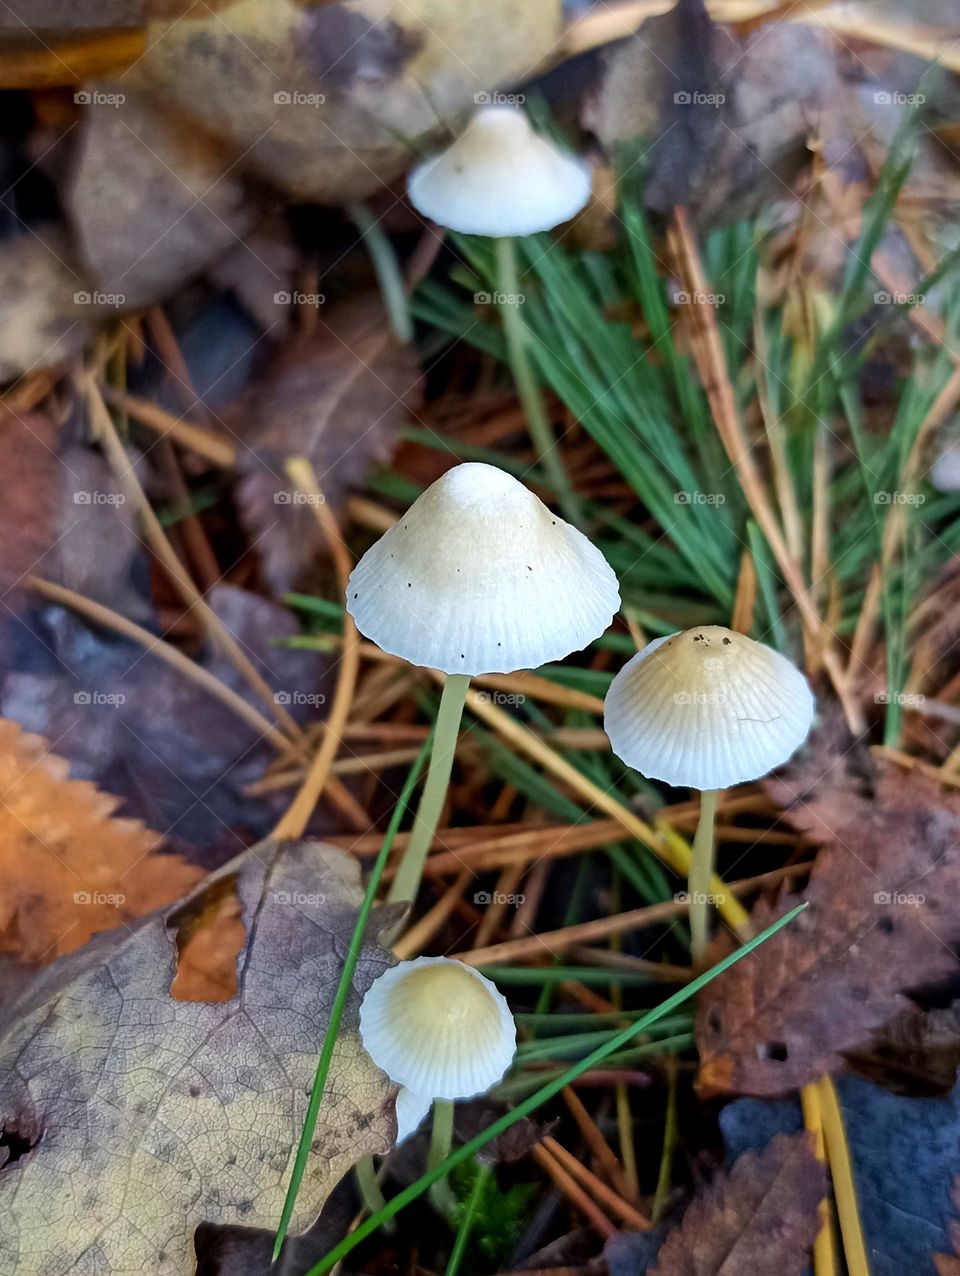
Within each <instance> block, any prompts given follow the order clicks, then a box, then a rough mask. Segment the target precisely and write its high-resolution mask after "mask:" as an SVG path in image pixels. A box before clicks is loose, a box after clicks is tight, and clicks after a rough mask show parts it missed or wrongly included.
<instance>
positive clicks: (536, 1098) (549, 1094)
mask: <svg viewBox="0 0 960 1276" xmlns="http://www.w3.org/2000/svg"><path fill="white" fill-rule="evenodd" d="M806 907H807V905H806V904H799V905H798V906H797V907H796V908H793V909H791V910H790V912H789V913H786V914H785V915H784V916H783V917H781V918H779V919H778V920H777V921H776V922H774V924H773V925H772V926H768V927H767V929H766V930H764V931H762V932H761V933H760V934H759V935H757V937H756V938H755V939H751V940H750V941H749V942H748V943H746V944H744V945H743V947H742V948H739V949H737V950H736V951H735V952H733V953H731V954H730V955H729V956H728V957H725V958H724V959H723V960H722V961H720V962H718V963H717V964H716V966H714V967H713V968H712V969H711V970H708V971H706V972H705V973H704V974H702V975H700V976H698V977H697V978H696V979H694V980H692V981H691V982H690V983H689V984H688V985H687V987H686V988H683V989H681V990H680V991H679V992H676V993H674V995H673V996H672V997H668V998H667V999H666V1001H664V1002H663V1003H662V1004H661V1005H659V1006H655V1007H654V1009H653V1010H651V1011H649V1013H648V1014H646V1015H644V1016H643V1018H642V1019H638V1020H637V1022H636V1023H634V1024H630V1025H629V1026H628V1027H626V1028H624V1029H623V1031H622V1032H619V1033H617V1035H616V1036H615V1037H612V1038H611V1039H610V1040H609V1041H607V1042H605V1043H604V1044H603V1045H602V1046H598V1047H597V1049H596V1050H594V1051H593V1053H592V1054H589V1055H587V1057H586V1058H585V1059H580V1060H579V1061H578V1062H577V1063H575V1064H573V1065H572V1067H570V1068H567V1069H566V1070H565V1071H564V1072H563V1073H561V1075H560V1076H559V1077H555V1078H554V1079H553V1080H552V1081H549V1082H548V1083H547V1084H546V1085H545V1086H542V1087H541V1088H540V1089H539V1090H537V1091H536V1092H535V1093H534V1094H531V1095H530V1096H529V1097H528V1098H526V1099H524V1100H522V1102H520V1103H518V1104H517V1106H516V1107H515V1108H513V1109H512V1111H510V1112H507V1113H506V1114H505V1115H504V1116H502V1117H500V1118H499V1120H497V1121H494V1122H493V1124H492V1125H489V1126H487V1128H486V1129H485V1130H483V1131H481V1133H480V1134H478V1135H476V1136H475V1137H474V1138H472V1139H469V1140H468V1141H467V1142H466V1143H464V1144H462V1145H461V1146H460V1147H459V1148H457V1149H456V1150H455V1151H453V1152H451V1153H450V1155H449V1156H448V1157H446V1158H445V1159H444V1160H443V1161H441V1163H440V1164H439V1165H437V1166H435V1167H434V1168H433V1169H432V1170H428V1171H427V1173H426V1174H423V1175H421V1177H420V1178H419V1179H417V1180H416V1182H415V1183H411V1184H410V1186H409V1187H406V1188H404V1189H403V1191H401V1192H398V1193H397V1195H396V1196H395V1197H393V1199H392V1200H390V1201H388V1202H387V1204H386V1206H385V1207H384V1208H383V1209H382V1210H379V1211H378V1213H376V1214H373V1215H371V1216H370V1217H369V1218H368V1219H365V1220H364V1222H362V1223H361V1224H360V1225H359V1227H357V1228H356V1229H355V1230H354V1231H353V1232H351V1233H350V1235H349V1236H346V1237H344V1239H343V1240H342V1241H340V1243H339V1244H338V1245H335V1246H334V1247H333V1249H332V1250H330V1252H329V1253H328V1254H325V1255H324V1257H323V1258H321V1259H320V1261H319V1262H318V1263H315V1264H314V1265H313V1267H311V1268H310V1270H309V1271H308V1272H307V1273H306V1274H305V1276H324V1273H325V1272H328V1271H329V1270H330V1269H331V1267H333V1266H335V1264H337V1263H339V1262H340V1260H341V1259H342V1258H344V1257H346V1255H347V1254H349V1253H351V1251H352V1250H354V1249H356V1247H357V1246H358V1245H359V1244H360V1243H361V1241H364V1240H366V1238H367V1237H368V1236H371V1235H372V1234H373V1233H374V1232H375V1231H377V1229H378V1228H379V1227H380V1225H381V1223H384V1222H386V1220H387V1219H390V1218H395V1217H396V1215H397V1214H399V1213H400V1211H401V1210H402V1209H404V1208H405V1207H406V1206H407V1205H410V1204H411V1203H412V1202H413V1201H416V1200H418V1199H419V1198H420V1197H421V1196H422V1195H423V1194H424V1192H426V1191H427V1190H428V1189H429V1188H430V1187H432V1185H433V1184H434V1183H437V1182H439V1180H440V1179H442V1178H446V1176H447V1175H448V1174H449V1173H450V1171H451V1170H453V1169H455V1168H456V1166H458V1165H462V1164H463V1163H464V1162H465V1161H469V1159H470V1158H471V1157H472V1156H474V1155H475V1154H476V1153H477V1152H479V1151H480V1149H481V1148H484V1147H486V1146H487V1144H488V1143H490V1142H492V1141H493V1140H494V1139H495V1138H497V1137H499V1135H501V1134H503V1133H504V1131H505V1130H509V1129H510V1127H511V1126H513V1125H515V1124H516V1123H517V1121H519V1120H521V1119H522V1118H523V1117H525V1116H529V1115H530V1113H531V1112H535V1111H536V1109H537V1108H539V1107H540V1106H541V1105H542V1104H544V1103H546V1102H547V1100H548V1099H552V1098H553V1096H554V1095H555V1094H559V1093H560V1091H561V1090H562V1089H563V1088H564V1087H565V1086H568V1085H570V1084H572V1082H574V1081H576V1080H577V1078H578V1077H579V1076H581V1075H582V1074H583V1073H584V1072H586V1071H587V1070H588V1069H589V1068H592V1067H594V1066H595V1065H596V1064H598V1063H601V1062H602V1061H603V1060H604V1059H606V1058H608V1057H609V1056H610V1055H612V1054H614V1053H615V1052H616V1051H617V1050H619V1049H620V1048H621V1047H622V1046H624V1045H625V1044H626V1043H627V1042H628V1041H630V1040H631V1039H632V1038H633V1037H635V1036H637V1034H638V1033H641V1032H643V1030H644V1029H645V1028H648V1027H649V1026H650V1025H651V1024H652V1023H656V1021H657V1020H658V1019H662V1018H663V1017H664V1016H665V1015H668V1014H669V1013H670V1012H671V1011H672V1010H675V1009H676V1008H677V1007H678V1006H681V1005H683V1003H684V1002H685V1001H688V1000H689V999H690V998H691V997H692V996H694V995H695V994H696V993H698V992H699V991H700V989H701V988H704V987H706V985H707V984H709V983H711V982H712V980H714V979H716V977H717V976H718V975H720V974H722V973H723V972H724V971H725V970H727V969H729V967H730V966H733V965H735V964H736V963H737V962H738V961H740V960H741V959H742V958H744V957H746V956H747V955H748V954H749V953H752V952H753V951H754V950H755V949H756V948H758V947H759V946H760V945H761V944H763V943H765V942H766V941H767V940H768V939H770V938H771V937H772V936H773V935H775V934H776V933H777V931H779V930H782V929H783V927H784V926H788V925H789V924H790V922H792V921H793V919H794V918H795V917H796V916H797V915H798V914H799V913H801V912H803V910H804V909H805V908H806Z"/></svg>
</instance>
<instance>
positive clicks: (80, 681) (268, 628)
mask: <svg viewBox="0 0 960 1276" xmlns="http://www.w3.org/2000/svg"><path fill="white" fill-rule="evenodd" d="M107 508H108V507H101V509H102V510H103V511H104V513H103V520H104V521H103V523H102V524H101V536H104V537H106V536H109V535H110V534H111V532H110V529H111V528H112V527H114V524H113V523H112V522H111V521H110V519H109V515H108V514H107V513H106V510H107ZM96 543H97V542H96V540H95V539H92V540H91V544H94V545H96ZM94 561H100V560H99V559H97V560H94ZM102 561H103V562H104V564H108V563H109V561H110V558H109V554H108V553H107V552H104V554H103V558H102ZM89 592H90V593H94V590H93V589H92V588H91V589H90V590H89ZM208 601H209V603H210V605H211V607H212V608H213V609H214V611H216V612H217V614H218V615H219V616H220V618H221V620H222V621H223V623H224V624H225V625H226V626H227V628H228V629H229V630H230V632H231V633H232V634H233V635H234V637H235V638H236V639H237V640H238V642H239V643H240V644H241V646H243V647H244V649H245V650H246V651H247V654H248V656H249V657H250V658H251V659H252V660H253V661H254V663H255V664H256V665H257V667H258V668H259V670H260V672H261V674H262V675H263V677H264V678H265V679H266V681H267V683H268V684H269V685H270V686H271V687H273V688H274V689H275V691H276V692H277V693H278V694H284V695H286V696H287V697H289V700H288V708H289V710H290V711H291V713H293V714H294V716H296V717H297V718H299V719H300V720H306V719H307V718H317V717H321V716H322V715H323V712H324V710H323V705H324V701H325V693H326V691H327V684H326V678H327V676H328V673H327V670H328V662H327V661H326V660H325V659H324V658H323V657H321V656H319V655H318V654H317V653H316V652H309V651H292V650H288V649H286V648H284V647H281V646H278V645H277V643H278V640H280V639H283V638H286V637H289V636H290V635H292V634H294V633H298V632H299V626H298V624H297V622H296V620H295V619H294V618H293V616H292V615H291V613H290V612H289V611H288V610H287V609H286V608H285V607H281V606H280V605H279V604H277V603H273V602H270V601H269V600H268V599H266V598H261V597H259V596H258V595H256V594H253V593H251V592H250V591H248V590H244V589H238V588H236V587H235V586H230V585H218V586H217V587H216V588H215V589H213V590H211V591H210V594H209V596H208ZM144 623H146V624H147V627H148V628H151V629H153V628H155V627H156V620H155V618H154V617H153V616H152V613H151V615H150V618H149V619H148V620H146V621H145V622H144ZM8 624H10V625H12V626H13V628H14V633H13V635H12V637H11V639H10V640H9V641H8V642H6V643H4V644H0V715H2V716H3V717H6V718H12V719H14V720H15V721H17V722H19V723H21V725H23V726H24V727H25V728H26V729H27V730H28V731H33V732H36V733H37V734H39V735H42V736H44V737H45V738H47V739H49V740H51V741H55V742H56V747H57V750H58V751H59V752H60V753H61V754H62V755H63V756H64V757H66V758H67V760H68V761H69V763H70V766H71V771H72V773H73V774H74V775H76V776H78V777H80V778H83V779H86V780H91V781H94V782H95V783H97V784H98V785H100V786H101V787H102V788H105V789H108V790H109V791H110V792H111V793H114V794H116V795H117V796H119V797H121V798H122V799H123V801H124V809H125V810H126V811H127V812H129V813H130V814H131V815H133V816H136V817H137V818H139V819H142V820H144V821H145V822H146V823H147V824H149V825H150V826H151V827H152V828H155V829H157V830H158V831H159V832H161V833H163V834H164V835H165V837H166V838H167V839H168V841H169V842H170V844H171V846H172V847H173V848H174V849H176V850H180V851H184V852H189V853H190V858H191V859H194V860H201V861H202V862H203V863H204V864H205V865H206V866H207V867H217V866H219V865H220V864H222V863H223V861H224V859H226V858H228V857H230V856H233V855H236V854H238V853H239V852H240V851H241V850H243V849H244V848H245V847H246V846H248V845H250V843H251V842H254V841H256V840H258V838H260V837H264V836H265V835H266V834H267V832H269V830H270V828H272V827H273V825H274V824H275V823H276V821H277V819H278V817H279V814H280V812H281V811H282V810H283V809H284V806H285V805H286V803H287V802H288V801H289V795H288V794H286V793H279V794H272V795H269V796H267V797H264V798H253V797H249V796H248V795H247V793H246V788H247V786H248V785H249V784H251V783H252V782H253V781H254V780H258V779H261V778H262V776H263V771H264V768H265V766H266V764H267V763H268V762H269V761H270V760H272V758H273V757H274V751H273V749H272V747H271V746H270V745H269V744H268V743H266V742H264V740H263V739H262V738H261V737H260V736H259V735H258V733H257V732H256V730H255V729H254V728H252V727H251V726H249V725H247V724H246V723H245V722H242V721H240V720H239V719H238V718H237V716H236V714H235V713H234V712H233V711H232V710H231V709H229V708H227V707H226V706H225V705H223V704H222V703H221V702H220V701H219V700H215V699H214V698H213V697H212V696H210V695H208V694H207V693H206V692H201V691H198V689H197V687H196V685H195V684H194V683H192V682H191V681H189V680H188V679H187V678H185V677H184V675H183V674H181V673H180V672H178V671H177V670H175V669H172V668H171V667H170V666H169V665H166V664H164V663H162V662H161V661H159V660H158V659H157V658H156V657H155V656H153V655H151V654H150V653H149V652H146V651H145V650H144V649H143V647H141V646H140V645H139V644H137V643H134V642H130V641H127V640H126V639H122V638H118V637H117V636H116V635H113V634H109V633H104V632H103V631H100V630H97V629H91V628H90V627H89V626H87V625H86V624H85V623H84V622H83V621H82V620H80V619H79V618H78V617H77V616H75V615H74V614H73V613H72V612H70V611H68V610H66V609H64V608H62V607H58V606H53V605H45V606H41V607H36V608H34V609H32V610H31V611H29V612H25V613H24V614H23V615H22V616H21V617H20V618H19V619H18V620H17V621H16V622H9V621H8ZM196 658H197V660H198V662H199V663H200V664H201V665H203V667H204V668H206V669H207V670H209V671H210V672H211V673H213V674H214V675H215V676H216V677H217V678H219V679H220V680H221V681H223V682H225V683H226V684H227V685H228V686H230V687H231V688H232V689H233V690H234V691H236V692H237V694H239V695H241V696H244V697H245V698H246V699H248V700H249V701H250V703H251V704H254V705H256V706H257V707H258V708H260V707H263V706H261V705H260V701H259V699H258V698H257V697H255V696H254V694H253V692H251V690H250V688H249V687H248V686H247V684H246V683H245V682H244V680H243V679H242V677H241V676H240V675H239V674H238V672H237V670H236V668H235V667H234V665H233V664H232V663H231V662H230V661H229V660H227V658H226V657H225V656H223V655H222V654H221V653H220V652H219V651H218V650H213V649H212V648H211V647H209V646H205V647H204V648H203V649H202V650H201V651H200V652H199V653H198V655H197V657H196ZM265 711H266V712H267V713H269V708H268V707H265ZM320 818H321V820H322V814H321V817H320ZM315 827H317V826H316V825H315ZM319 827H323V825H322V824H320V825H319Z"/></svg>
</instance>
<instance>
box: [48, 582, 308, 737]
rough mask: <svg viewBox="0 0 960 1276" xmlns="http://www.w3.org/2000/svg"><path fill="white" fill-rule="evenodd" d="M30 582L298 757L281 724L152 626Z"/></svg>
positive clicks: (56, 588) (59, 587) (58, 587)
mask: <svg viewBox="0 0 960 1276" xmlns="http://www.w3.org/2000/svg"><path fill="white" fill-rule="evenodd" d="M26 583H27V585H28V586H29V587H30V588H31V589H34V590H36V592H37V593H38V594H41V595H42V596H43V597H44V598H49V599H50V601H51V602H54V603H59V604H60V606H62V607H69V608H70V609H71V610H72V611H76V612H78V613H79V614H80V615H82V616H86V617H87V618H88V619H89V620H92V621H93V623H94V624H96V625H102V626H103V628H104V629H111V630H113V632H114V633H118V634H122V635H123V637H124V638H130V639H131V640H132V641H133V642H135V643H139V645H140V646H141V647H144V648H145V649H146V650H147V651H148V652H149V653H150V654H151V655H154V656H157V657H158V658H159V659H160V660H164V661H166V663H167V664H168V665H171V666H172V667H173V668H174V669H176V670H177V671H178V673H182V674H183V676H184V677H185V678H189V679H190V680H191V682H195V683H196V684H197V685H198V686H199V687H202V688H203V690H204V691H206V692H207V693H208V694H209V695H211V696H213V697H214V698H215V699H217V700H219V701H220V702H221V703H222V704H225V705H226V706H227V708H228V709H231V710H232V711H233V712H234V713H235V714H236V715H237V717H238V718H242V719H243V721H244V722H246V723H247V724H248V726H251V727H252V728H253V729H254V730H255V731H257V732H258V733H259V734H260V735H263V736H265V737H266V738H267V739H268V740H269V741H270V743H271V744H272V745H274V747H275V748H277V749H278V750H279V751H280V752H281V753H283V754H286V755H290V754H292V755H294V756H296V750H295V747H294V745H293V744H292V743H291V742H290V741H289V740H288V739H287V737H286V736H285V735H284V734H283V732H282V731H281V730H280V729H279V727H277V726H276V725H275V724H274V723H272V722H269V721H268V720H267V719H266V718H265V717H264V716H263V715H262V714H261V713H260V711H259V710H258V709H255V708H254V707H253V705H251V704H249V703H248V702H247V701H246V700H244V698H243V696H240V695H238V694H237V693H236V692H235V691H234V690H233V689H232V688H231V687H228V686H227V685H226V684H225V683H223V682H221V681H220V679H219V678H215V677H214V676H213V674H212V673H210V672H209V671H208V670H206V669H204V668H203V666H202V665H198V664H197V663H196V661H194V660H191V659H190V658H189V657H188V656H185V655H184V654H183V652H182V651H179V650H178V649H177V648H176V647H172V646H171V645H170V644H169V643H168V642H164V640H163V639H162V638H158V637H157V635H156V634H152V633H151V632H150V630H149V629H143V628H141V626H140V625H136V624H134V622H133V621H132V620H127V618H126V617H125V616H121V615H120V613H119V612H116V611H113V610H111V608H109V607H105V606H104V605H103V604H102V603H97V602H94V601H93V599H92V598H85V597H84V596H83V595H82V594H77V593H75V592H74V591H73V590H72V589H66V588H65V587H64V586H63V585H55V584H54V583H53V581H49V580H42V579H41V578H40V577H39V576H28V577H27V580H26Z"/></svg>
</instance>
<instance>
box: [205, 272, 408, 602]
mask: <svg viewBox="0 0 960 1276" xmlns="http://www.w3.org/2000/svg"><path fill="white" fill-rule="evenodd" d="M419 385H420V373H419V369H418V368H417V364H416V360H415V356H414V354H413V352H412V351H411V350H410V349H409V348H408V347H406V346H401V345H399V344H398V343H397V342H396V341H395V340H394V339H393V337H392V336H391V334H390V330H389V328H388V326H387V322H386V319H385V317H384V314H383V307H382V305H381V303H380V299H379V297H372V298H366V299H363V300H361V301H357V302H353V303H350V304H349V305H347V306H344V307H342V308H340V309H339V310H337V311H333V312H332V313H331V314H330V315H329V316H327V315H326V314H324V316H323V323H322V325H321V327H320V328H319V330H318V331H317V332H315V333H311V334H309V335H305V336H303V337H301V338H300V339H298V340H297V341H295V342H294V343H293V344H292V345H290V346H289V347H288V348H287V350H286V351H285V352H284V353H283V354H282V355H281V356H280V357H279V358H278V359H277V360H276V361H275V362H274V363H273V365H272V366H271V368H270V369H269V370H268V373H267V375H266V377H265V378H264V379H263V380H262V381H260V382H258V383H257V385H256V386H255V387H254V389H253V390H252V391H251V393H250V394H249V395H248V396H247V397H246V399H245V400H244V401H243V402H242V403H241V404H240V405H239V406H238V408H237V409H236V410H235V411H234V412H231V413H228V414H227V419H228V420H230V422H231V423H232V424H233V425H234V429H235V431H236V433H237V434H238V435H240V437H242V438H243V440H244V442H245V444H246V448H247V450H246V452H245V453H244V454H243V455H242V456H241V458H240V469H241V473H242V475H243V477H242V479H241V482H240V490H239V495H238V498H237V499H238V506H239V509H240V512H241V516H242V517H243V519H244V521H245V523H246V524H247V527H248V529H249V531H250V533H251V536H252V537H253V538H254V540H255V542H256V545H257V548H258V549H259V551H260V554H261V556H262V559H263V566H264V573H265V575H266V577H267V579H268V581H269V582H270V585H271V586H272V588H273V589H274V590H275V591H276V592H277V593H283V592H284V591H285V590H288V589H291V588H293V587H294V586H295V585H296V584H297V583H302V581H303V576H304V573H305V572H306V571H307V570H308V569H309V567H310V566H311V564H312V563H313V561H314V559H315V557H316V554H317V550H318V549H319V547H320V545H321V544H322V540H323V537H322V534H321V532H320V527H319V524H318V522H317V517H316V513H315V511H314V510H313V509H311V508H310V505H309V504H305V503H302V502H301V501H300V499H299V496H298V495H296V494H295V493H294V491H293V490H292V487H291V483H290V479H289V478H288V477H287V474H286V472H285V470H284V462H285V460H286V458H287V457H290V456H298V455H302V456H306V457H307V458H308V459H309V461H310V462H311V463H312V465H313V468H314V471H315V473H316V475H317V480H318V482H319V484H320V487H321V489H322V491H323V494H324V496H325V498H326V499H327V500H329V501H330V502H331V503H332V504H339V503H340V501H341V500H342V499H343V497H344V495H345V493H346V491H347V490H348V489H349V488H350V487H351V486H354V485H360V484H362V483H363V481H364V479H365V477H366V474H367V471H368V469H369V468H370V466H371V465H372V464H373V463H374V462H375V461H385V460H386V459H387V458H388V457H389V455H390V451H391V447H392V441H393V437H392V436H393V430H394V426H395V424H396V423H397V422H398V420H402V419H403V418H404V416H405V413H406V408H407V405H408V404H412V403H413V402H414V400H415V399H416V398H417V397H418V395H419Z"/></svg>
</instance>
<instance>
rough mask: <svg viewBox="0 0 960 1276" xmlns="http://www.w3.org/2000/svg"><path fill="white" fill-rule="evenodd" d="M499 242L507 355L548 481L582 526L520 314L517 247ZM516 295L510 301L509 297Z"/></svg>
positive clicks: (576, 523) (567, 513)
mask: <svg viewBox="0 0 960 1276" xmlns="http://www.w3.org/2000/svg"><path fill="white" fill-rule="evenodd" d="M496 245H497V282H498V285H499V291H500V293H501V294H502V296H503V298H504V300H503V302H502V303H501V304H500V307H499V308H500V311H501V313H502V315H503V332H504V336H505V337H506V339H507V357H508V358H509V360H510V370H511V371H512V373H513V379H514V382H515V383H516V387H517V393H518V394H519V396H520V403H521V404H522V406H523V411H524V415H525V416H526V418H527V428H528V429H529V431H530V439H531V441H532V442H533V447H534V451H535V452H536V453H537V456H538V458H539V460H540V463H541V465H542V466H543V470H544V474H545V475H546V478H547V481H548V482H549V484H550V486H551V487H552V488H553V490H554V493H555V495H556V497H557V500H558V502H559V504H560V508H561V509H562V510H563V513H564V517H565V518H567V519H568V520H569V521H570V522H571V523H573V524H574V526H577V527H578V526H580V523H581V518H580V507H579V502H578V501H577V498H576V496H575V494H574V491H573V486H572V484H571V483H570V478H569V475H568V474H567V471H566V470H565V469H564V467H563V462H562V461H561V460H560V453H559V451H558V450H557V441H556V439H555V438H554V437H553V430H552V429H551V428H550V422H549V420H548V419H547V414H546V412H545V411H544V407H543V399H542V398H541V395H540V387H539V385H538V384H537V379H536V376H535V375H534V371H533V367H532V365H531V363H530V355H529V351H528V349H527V340H528V338H527V328H526V325H525V324H524V322H523V319H522V317H521V315H520V303H519V301H518V300H517V298H518V297H519V296H520V274H519V271H518V269H517V251H516V247H515V245H514V242H513V239H512V238H511V237H509V236H502V237H501V238H499V239H497V240H496ZM511 297H512V298H513V300H512V301H511V300H510V298H511Z"/></svg>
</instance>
